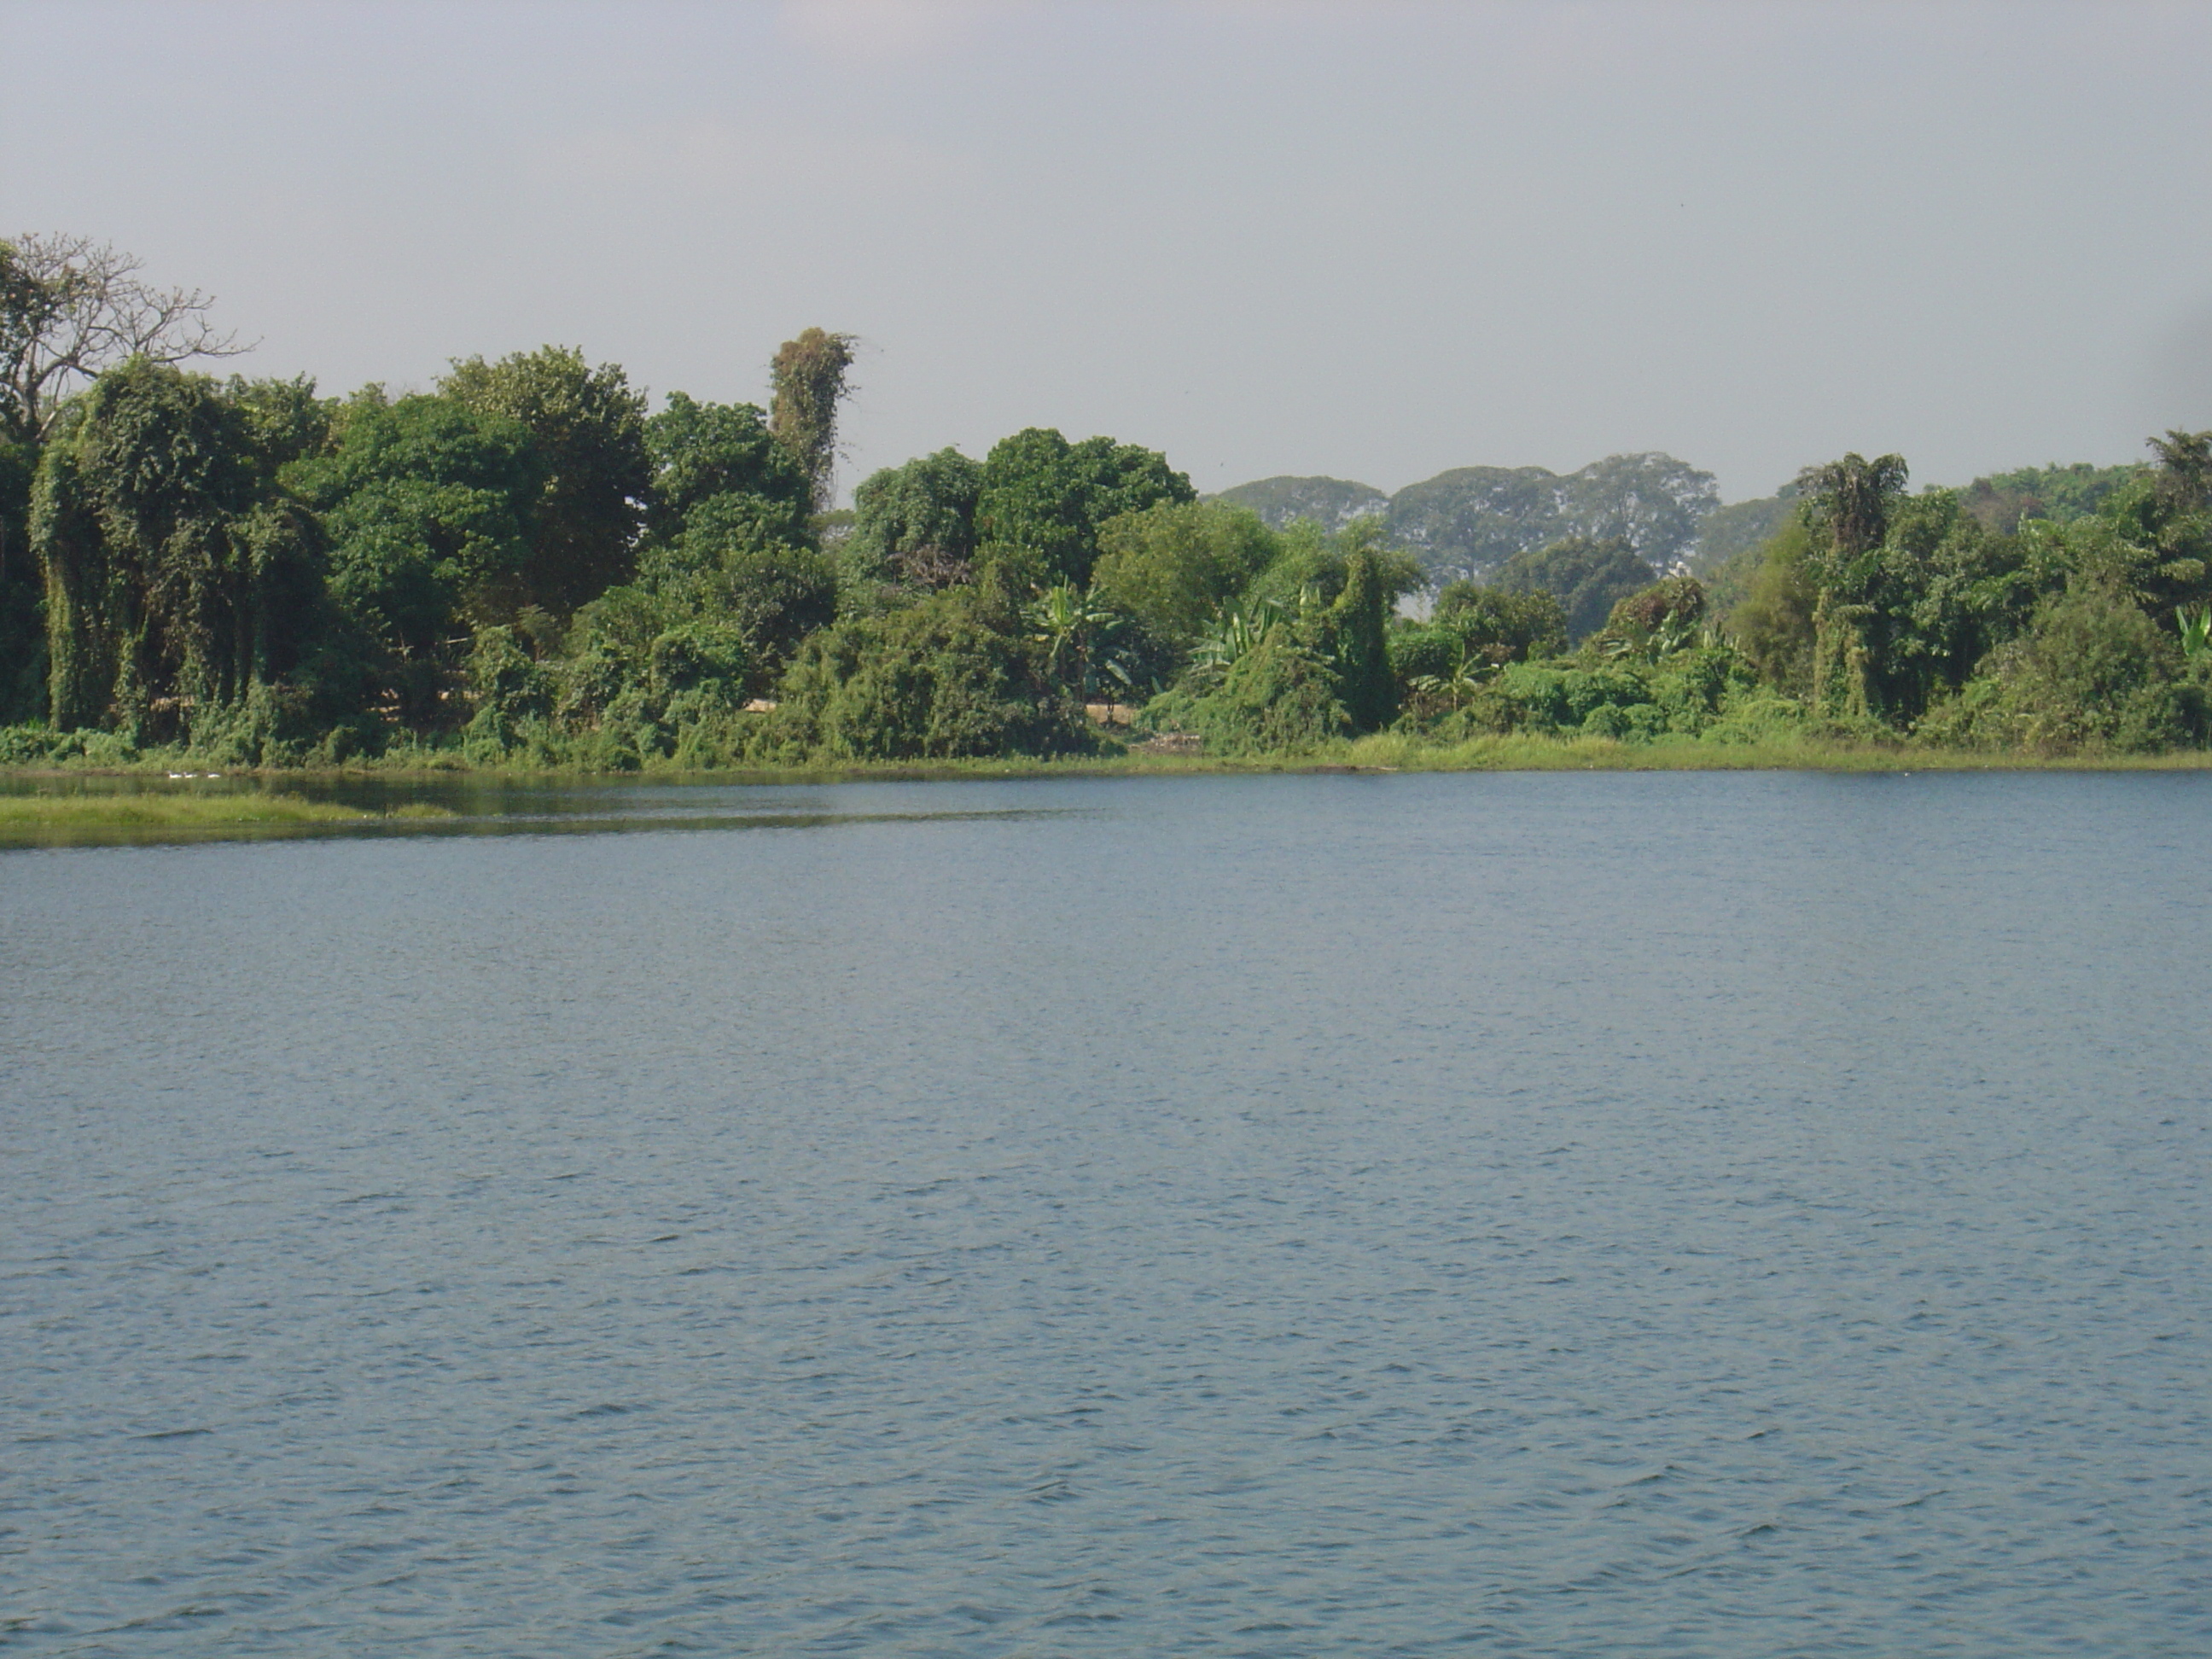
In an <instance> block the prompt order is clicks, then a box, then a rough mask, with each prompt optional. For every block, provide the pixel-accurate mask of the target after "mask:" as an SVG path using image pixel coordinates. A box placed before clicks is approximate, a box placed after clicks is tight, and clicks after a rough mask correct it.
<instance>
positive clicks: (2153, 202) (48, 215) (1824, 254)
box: [0, 0, 2212, 500]
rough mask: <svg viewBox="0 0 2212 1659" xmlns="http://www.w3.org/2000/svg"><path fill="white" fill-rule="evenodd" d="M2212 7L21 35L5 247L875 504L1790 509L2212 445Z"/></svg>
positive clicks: (289, 359)
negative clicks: (553, 384) (1048, 471)
mask: <svg viewBox="0 0 2212 1659" xmlns="http://www.w3.org/2000/svg"><path fill="white" fill-rule="evenodd" d="M2208 207H2212V5H2206V4H2203V3H2189V4H2126V3H2115V0H2106V3H2099V4H2072V5H2037V4H2032V3H2018V0H2014V3H2005V4H1998V5H1984V4H1971V3H1958V4H1943V3H1930V0H1921V3H1917V4H1911V5H1903V6H1896V7H1883V6H1879V5H1871V4H1867V3H1855V4H1850V5H1836V6H1826V5H1803V6H1799V5H1791V4H1787V3H1781V0H1759V3H1756V4H1705V5H1699V4H1688V3H1681V0H1674V3H1667V4H1639V3H1633V0H1607V3H1593V4H1572V5H1570V4H1552V3H1539V0H1527V3H1512V4H1479V3H1471V0H1470V3H1460V4H1449V5H1444V4H1419V3H1401V4H1393V3H1388V0H1367V3H1356V4H1355V3H1338V4H1327V3H1305V4H1293V3H1265V0H1217V3H1207V0H1187V3H1169V0H1153V3H1144V0H1122V3H1100V4H1081V3H1060V0H1054V3H1038V4H1019V3H1006V4H992V3H957V0H943V3H928V0H804V3H801V0H791V3H783V4H771V3H759V4H752V5H744V4H717V5H679V4H654V3H644V0H629V3H624V4H620V5H556V4H533V5H508V4H492V3H480V4H468V3H459V4H456V3H453V0H443V3H441V4H438V5H435V6H429V5H423V6H416V5H407V4H382V5H362V4H354V5H343V4H332V5H317V4H313V3H300V0H293V3H284V4H264V5H240V4H233V5H216V4H192V3H174V0H173V3H164V4H152V5H106V4H100V3H96V0H71V3H69V4H66V5H50V4H44V3H20V0H0V232H6V231H13V230H26V229H49V230H69V231H74V232H80V233H86V234H92V235H94V236H97V237H100V238H105V239H107V240H112V241H113V242H115V243H116V244H117V245H118V246H122V247H125V248H128V249H130V250H132V251H134V252H137V253H138V254H140V255H142V256H143V258H145V259H146V260H147V261H148V263H149V269H150V273H151V274H152V275H154V276H157V277H159V278H161V279H163V280H166V281H171V282H176V283H186V284H194V285H197V286H200V287H203V288H205V289H209V290H210V291H212V292H214V293H215V294H216V295H218V296H219V298H220V301H221V304H220V316H221V318H222V320H223V321H224V322H226V323H228V324H230V325H234V326H236V327H237V328H239V329H240V331H243V332H244V333H246V334H247V335H249V336H253V337H258V338H259V340H260V341H261V344H260V347H259V349H258V351H257V352H256V353H255V354H254V356H252V357H251V358H250V359H248V360H247V366H248V368H249V372H253V373H261V374H295V373H298V372H301V371H306V372H308V373H310V374H313V375H315V376H316V377H317V379H318V380H319V382H320V383H321V385H322V386H323V387H324V389H325V391H329V392H337V391H344V390H349V389H350V388H352V387H353V386H357V385H359V384H361V383H362V382H363V381H367V380H383V381H386V382H387V383H390V384H391V385H392V386H394V387H395V388H397V387H401V386H425V385H427V384H428V382H429V381H430V380H432V379H433V378H434V377H435V375H436V374H438V373H439V372H440V371H441V369H442V368H443V367H444V365H445V363H446V362H447V359H448V358H451V357H453V356H463V355H467V354H471V353H477V352H483V353H484V354H486V355H489V356H497V355H499V354H501V353H504V352H507V351H511V350H515V349H526V348H529V347H532V346H536V345H538V344H540V343H544V342H548V341H552V342H558V343H568V344H575V345H580V346H581V347H582V348H583V349H584V350H585V351H586V352H587V353H588V354H590V355H591V356H592V357H593V358H594V359H595V360H610V359H611V360H612V361H615V362H620V363H622V364H623V365H624V366H625V367H626V368H628V369H629V373H630V375H631V377H632V379H633V380H635V381H636V382H639V383H641V384H643V385H645V386H649V387H651V388H652V389H653V392H655V394H656V401H657V399H658V394H659V393H661V392H666V391H669V390H671V389H678V388H680V389H682V390H684V391H688V392H691V393H692V394H693V395H695V396H697V397H701V398H716V399H734V398H748V399H755V400H759V399H762V398H764V395H765V380H766V367H765V366H766V363H767V361H768V358H769V356H770V354H771V353H772V352H773V351H774V349H775V345H776V343H777V342H778V341H780V340H782V339H784V338H787V337H789V336H790V335H791V334H793V333H794V332H796V331H798V330H799V329H800V328H802V327H804V326H805V325H809V324H819V325H823V326H824V327H828V328H832V329H842V330H846V331H851V332H853V333H854V334H857V335H859V336H860V339H861V341H862V347H861V356H860V363H859V366H858V368H857V371H856V378H857V380H858V381H859V385H860V390H859V392H858V394H857V396H856V398H855V399H854V404H852V406H851V408H850V410H849V412H848V416H847V438H848V445H849V448H850V452H851V453H850V459H849V461H848V464H847V465H846V466H845V468H844V470H843V475H842V476H843V477H844V479H845V482H846V483H847V485H848V487H849V485H850V483H852V482H853V481H854V480H856V479H857V478H859V477H863V476H865V475H866V472H867V471H871V470H872V469H873V468H875V467H877V466H880V465H889V464H893V463H896V462H898V461H901V460H903V459H906V458H907V457H908V456H910V455H913V454H916V453H921V452H924V451H927V450H932V449H935V448H938V447H941V446H943V445H945V444H957V445H959V446H960V447H963V448H964V449H966V450H967V451H969V453H971V454H978V455H980V454H981V453H983V451H984V450H985V449H987V447H989V446H990V444H991V443H992V442H993V441H995V440H996V439H998V438H1000V437H1001V436H1003V435H1006V433H1008V432H1011V431H1013V430H1016V429H1018V428H1021V427H1024V426H1030V425H1048V426H1057V427H1059V428H1061V429H1062V430H1063V431H1065V432H1066V433H1067V435H1069V436H1070V437H1081V436H1085V435H1090V434H1091V433H1094V432H1104V433H1109V434H1111V435H1114V436H1115V437H1117V438H1121V439H1123V440H1127V441H1137V442H1141V443H1144V444H1146V445H1149V446H1152V447H1158V448H1162V449H1164V450H1165V451H1166V452H1167V453H1168V455H1169V457H1170V459H1172V460H1173V461H1174V462H1175V463H1176V465H1179V466H1181V467H1183V468H1185V469H1186V470H1188V471H1189V472H1190V474H1191V475H1192V477H1193V478H1194V480H1195V481H1196V482H1197V483H1198V484H1199V487H1200V489H1219V488H1222V487H1225V486H1226V485H1229V484H1231V483H1239V482H1242V481H1243V480H1246V479H1250V478H1256V477H1265V476H1267V475H1270V474H1274V473H1283V472H1293V473H1330V474H1334V475H1335V476H1338V477H1350V478H1358V479H1362V480H1364V481H1366V482H1368V483H1373V484H1376V485H1378V486H1380V487H1382V488H1383V489H1396V488H1397V487H1399V486H1401V485H1402V484H1405V483H1410V482H1412V481H1413V480H1415V479H1419V478H1422V477H1428V476H1430V475H1431V474H1433V473H1435V472H1437V471H1442V470H1443V468H1446V467H1449V466H1461V465H1475V464H1483V465H1524V464H1528V463H1534V464H1537V465H1544V466H1549V467H1553V468H1555V469H1559V470H1561V471H1565V470H1569V469H1571V468H1573V467H1576V466H1578V465H1582V464H1583V462H1585V461H1589V460H1591V459H1595V458H1596V457H1599V456H1601V455H1604V454H1607V453H1615V452H1620V451H1627V450H1641V449H1663V450H1668V451H1670V452H1672V453H1674V454H1676V455H1679V456H1680V457H1682V458H1683V459H1686V460H1689V461H1692V462H1693V463H1695V464H1696V465H1700V466H1704V467H1707V468H1710V469H1711V470H1712V471H1715V472H1717V474H1718V475H1719V477H1720V482H1721V486H1722V489H1723V493H1724V494H1725V495H1727V496H1728V497H1729V499H1731V500H1734V499H1738V498H1741V497H1744V496H1748V495H1762V494H1765V493H1766V492H1767V491H1769V490H1771V489H1772V488H1773V487H1774V486H1775V485H1776V484H1777V483H1779V482H1780V481H1781V480H1783V479H1784V478H1785V477H1789V476H1790V474H1792V473H1794V472H1795V471H1796V469H1797V468H1798V467H1799V466H1801V465H1804V464H1806V463H1808V462H1812V461H1817V460H1821V459H1827V458H1830V457H1832V456H1833V455H1836V454H1838V453H1842V452H1843V451H1844V450H1847V449H1857V450H1859V451H1862V452H1863V453H1869V454H1872V453H1878V452H1881V451H1886V450H1899V451H1901V452H1903V453H1905V456H1906V457H1907V459H1909V460H1910V461H1911V463H1912V466H1913V471H1914V475H1915V477H1916V478H1917V479H1918V480H1920V481H1923V482H1943V483H1960V482H1964V481H1965V480H1966V479H1967V478H1970V477H1972V476H1973V475H1975V474H1976V473H1978V472H1982V471H1989V470H1991V469H1993V468H1999V467H2004V466H2011V465H2028V464H2038V463H2041V462H2044V461H2048V460H2053V459H2069V460H2070V459H2087V460H2094V461H2099V462H2110V461H2116V460H2122V459H2134V458H2136V456H2138V455H2139V454H2140V453H2142V439H2143V437H2144V435H2146V434H2148V433H2149V432H2152V431H2154V430H2158V429H2161V428H2165V427H2167V426H2173V425H2183V424H2186V425H2189V426H2191V427H2197V428H2201V427H2206V426H2212V211H2208Z"/></svg>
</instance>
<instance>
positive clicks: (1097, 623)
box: [1022, 582, 1123, 696]
mask: <svg viewBox="0 0 2212 1659" xmlns="http://www.w3.org/2000/svg"><path fill="white" fill-rule="evenodd" d="M1022 616H1023V620H1024V621H1025V622H1026V623H1028V624H1029V627H1030V638H1031V639H1033V640H1036V641H1037V642H1038V643H1040V644H1041V645H1042V646H1043V647H1045V673H1046V675H1047V677H1048V678H1051V679H1052V680H1053V681H1054V682H1055V683H1056V684H1065V683H1066V681H1068V680H1069V679H1070V678H1072V679H1073V682H1074V686H1075V690H1076V691H1077V693H1078V694H1079V696H1088V695H1089V694H1090V690H1091V668H1092V661H1091V659H1092V656H1093V654H1094V653H1095V652H1096V651H1097V647H1098V646H1099V645H1100V643H1101V642H1102V641H1103V640H1104V639H1105V638H1106V636H1107V635H1110V634H1112V633H1114V632H1115V630H1116V629H1119V628H1120V627H1121V623H1122V620H1123V618H1122V617H1121V613H1120V612H1119V611H1115V610H1114V609H1113V607H1112V606H1110V605H1107V604H1106V603H1105V602H1104V601H1103V600H1102V599H1099V598H1098V596H1097V592H1084V591H1083V590H1082V589H1081V588H1079V587H1078V586H1075V584H1074V583H1073V582H1061V583H1060V584H1059V585H1058V586H1054V587H1048V588H1046V589H1044V590H1043V591H1042V592H1040V593H1039V594H1038V595H1037V597H1036V599H1034V600H1033V601H1031V602H1030V605H1028V606H1026V607H1025V608H1024V611H1023V613H1022ZM1069 665H1073V670H1074V672H1073V675H1072V676H1071V675H1070V674H1069V672H1068V668H1069Z"/></svg>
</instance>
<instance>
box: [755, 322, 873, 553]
mask: <svg viewBox="0 0 2212 1659" xmlns="http://www.w3.org/2000/svg"><path fill="white" fill-rule="evenodd" d="M853 346H854V336H852V335H850V334H830V333H828V332H826V331H823V330H822V329H818V328H810V329H807V330H806V331H804V332H803V333H801V334H800V335H799V337H798V338H797V339H795V340H786V341H785V342H784V343H782V344H781V346H779V347H777V348H776V353H775V361H773V362H771V363H769V386H770V387H771V390H772V396H771V398H770V399H769V417H768V426H769V432H770V433H772V434H773V435H775V441H777V442H778V443H780V444H781V445H782V446H783V449H784V453H786V454H787V455H788V456H790V457H791V459H792V460H793V462H794V463H796V464H797V465H798V467H799V471H801V472H802V473H804V474H805V477H806V486H807V492H808V497H809V499H810V500H811V501H812V503H813V506H814V510H815V511H816V512H817V513H826V512H828V511H829V503H830V501H831V498H832V496H833V495H834V494H835V489H836V467H837V405H838V404H840V403H842V402H843V401H844V399H845V397H846V394H847V393H848V392H849V391H850V390H851V388H850V387H849V386H847V385H846V384H845V371H846V370H848V369H849V368H852V366H853Z"/></svg>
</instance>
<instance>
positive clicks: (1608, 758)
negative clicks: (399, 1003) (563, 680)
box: [0, 732, 2212, 829]
mask: <svg viewBox="0 0 2212 1659" xmlns="http://www.w3.org/2000/svg"><path fill="white" fill-rule="evenodd" d="M190 758H191V757H188V756H181V755H179V754H177V753H175V752H171V751H163V752H160V753H149V754H146V755H144V756H143V757H139V758H138V759H137V760H135V761H133V762H131V763H126V764H122V765H114V764H107V765H99V764H88V763H84V762H81V761H78V762H68V763H60V764H53V763H48V764H46V765H42V766H16V767H0V829H5V828H8V827H11V826H28V825H30V824H33V823H40V822H50V823H57V824H59V823H67V822H70V821H71V820H76V821H89V818H90V817H102V818H103V821H105V822H108V823H115V824H118V825H129V824H134V823H135V824H143V825H145V826H147V827H149V828H152V827H158V826H161V825H173V826H177V827H189V826H191V825H193V824H205V825H210V826H213V825H217V824H222V823H234V824H246V823H267V824H277V823H314V822H321V823H337V822H342V821H345V820H348V819H355V818H368V817H377V816H379V815H377V814H374V813H364V812H361V811H357V810H356V809H353V808H349V807H343V806H337V805H331V804H329V803H325V802H318V801H312V800H309V799H307V798H306V797H304V796H300V795H295V794H269V793H228V794H200V793H168V792H167V791H161V792H158V793H157V792H148V793H135V794H127V795H125V794H107V793H94V794H84V795H81V796H80V795H76V794H71V795H58V794H52V793H40V794H35V795H33V794H25V793H8V792H6V791H7V785H8V784H9V781H17V783H18V785H19V787H20V785H21V784H26V783H27V784H32V785H33V787H35V786H36V785H37V784H38V783H40V782H59V781H64V780H67V781H70V782H71V783H72V784H76V785H79V786H80V787H81V786H82V784H85V783H89V782H91V781H94V780H95V779H101V780H106V779H112V780H116V781H124V780H132V779H150V778H154V777H159V776H161V775H163V774H165V773H173V769H174V768H175V767H177V766H179V765H181V764H185V763H189V760H190ZM2207 769H2212V750H2173V751H2171V752H2168V753H2165V754H2153V755H2142V754H2118V753H2075V754H2060V753H2047V752H2039V751H2034V750H1966V749H1935V748H1921V747H1915V746H1912V745H1909V744H1865V743H1850V742H1836V741H1832V740H1821V739H1816V738H1802V739H1799V738H1793V739H1787V740H1784V741H1778V742H1771V743H1760V744H1721V743H1707V742H1701V741H1699V740H1698V739H1695V738H1659V739H1657V740H1656V741H1654V742H1644V743H1621V742H1616V741H1614V740H1613V739H1612V738H1586V737H1538V736H1528V735H1514V736H1506V737H1479V738H1470V739H1468V741H1466V742H1463V743H1458V744H1439V743H1436V742H1433V741H1431V740H1428V739H1425V738H1419V737H1413V736H1409V735H1407V734H1405V733H1402V732H1376V733H1375V734H1374V735H1372V736H1370V737H1364V738H1352V739H1349V740H1346V741H1340V742H1337V743H1334V744H1328V745H1327V746H1325V747H1323V748H1321V749H1317V750H1307V751H1302V752H1298V753H1293V754H1272V755H1208V754H1203V753H1193V752H1189V751H1172V750H1169V751H1162V750H1146V749H1144V748H1141V747H1139V748H1135V749H1132V750H1129V751H1128V752H1127V753H1125V754H1120V755H1107V756H1068V757H1051V758H1046V757H1033V756H1012V757H1004V758H998V759H970V760H898V761H822V762H817V763H806V764H802V765H791V766H775V765H758V766H743V767H726V768H715V769H687V768H683V767H678V766H675V765H672V764H666V763H662V764H654V765H648V766H647V768H646V769H643V770H642V771H631V772H619V773H594V772H590V771H586V770H584V769H579V768H568V767H557V766H554V767H549V766H544V765H542V764H532V763H524V762H516V763H507V764H497V765H489V766H486V765H482V764H475V763H469V762H467V761H465V760H463V759H462V758H461V757H460V756H459V754H458V753H456V752H454V751H451V750H422V749H410V750H403V751H400V752H398V753H394V754H391V755H387V756H386V757H383V758H381V759H379V760H375V761H371V762H368V763H363V764H357V765H350V766H344V767H339V768H328V769H270V770H264V771H261V772H254V771H252V770H250V769H238V768H234V769H232V770H231V772H230V774H229V775H230V776H231V777H233V778H234V779H238V780H240V781H244V780H246V779H251V778H258V779H261V780H270V779H280V778H281V779H283V780H286V781H297V782H298V783H301V784H303V785H312V784H313V783H315V782H317V781H328V780H337V779H343V778H360V779H376V778H381V779H388V780H392V781H400V780H404V779H409V778H416V779H444V780H450V781H454V782H462V781H467V780H470V779H481V780H483V781H498V780H507V781H531V780H536V781H549V782H550V781H558V780H564V779H565V780H581V779H585V778H599V779H620V780H629V781H652V782H661V783H673V782H683V781H709V780H712V781H720V782H725V783H742V782H754V781H757V782H762V783H797V782H834V781H848V780H850V781H862V780H866V781H886V782H888V781H908V780H929V779H943V780H952V779H958V778H1012V777H1121V776H1138V777H1152V776H1177V775H1212V774H1223V773H1276V772H1332V771H1345V770H1352V771H1377V772H1539V771H1605V772H1624V771H1627V772H1680V771H1700V772H1711V771H1722V772H1738V771H1817V772H1990V771H2098V772H2103V771H2130V772H2134V771H2152V772H2168V771H2182V772H2187V771H2203V770H2207ZM95 802H97V803H100V805H99V806H97V807H95V806H94V805H93V803H95ZM72 803H74V804H72Z"/></svg>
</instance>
